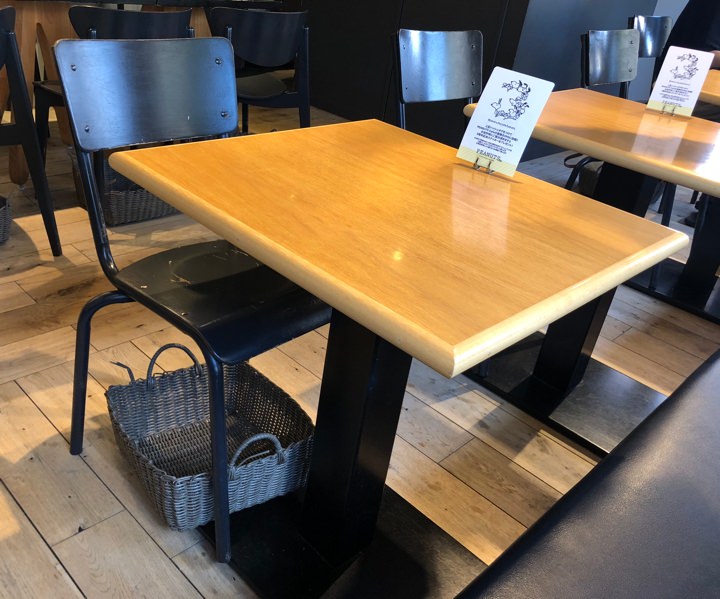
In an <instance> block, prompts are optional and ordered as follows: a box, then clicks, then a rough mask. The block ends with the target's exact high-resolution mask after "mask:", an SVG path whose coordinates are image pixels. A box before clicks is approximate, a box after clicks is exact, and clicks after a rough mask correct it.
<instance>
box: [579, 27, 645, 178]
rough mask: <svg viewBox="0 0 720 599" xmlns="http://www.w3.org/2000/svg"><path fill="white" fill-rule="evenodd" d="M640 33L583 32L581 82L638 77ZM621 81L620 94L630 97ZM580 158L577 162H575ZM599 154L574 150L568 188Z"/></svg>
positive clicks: (599, 83)
mask: <svg viewBox="0 0 720 599" xmlns="http://www.w3.org/2000/svg"><path fill="white" fill-rule="evenodd" d="M639 45H640V33H639V32H638V31H637V30H636V29H608V30H590V31H588V32H587V33H583V34H582V35H581V36H580V84H581V85H582V86H583V87H585V88H590V87H599V86H608V85H616V84H623V83H629V82H630V81H633V80H634V79H635V77H637V71H638V56H639V55H638V47H639ZM627 92H628V88H627V86H625V87H623V86H622V85H621V87H620V89H619V91H618V95H619V96H620V97H621V98H627ZM573 160H577V162H572V161H573ZM591 162H598V160H597V159H596V158H592V157H591V156H584V157H583V155H582V154H571V155H570V156H567V157H566V158H565V166H567V167H568V168H571V169H572V171H571V172H570V176H569V177H568V180H567V182H566V183H565V189H572V188H573V187H574V186H575V181H576V180H577V178H578V176H579V174H580V171H582V170H583V168H585V167H586V166H587V165H588V164H590V163H591Z"/></svg>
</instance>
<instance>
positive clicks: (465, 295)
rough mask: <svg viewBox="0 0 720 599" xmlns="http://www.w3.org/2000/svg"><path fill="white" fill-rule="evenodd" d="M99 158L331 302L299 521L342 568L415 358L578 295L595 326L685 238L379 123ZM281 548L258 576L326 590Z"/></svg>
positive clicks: (526, 320) (542, 317)
mask: <svg viewBox="0 0 720 599" xmlns="http://www.w3.org/2000/svg"><path fill="white" fill-rule="evenodd" d="M111 164H112V166H113V167H114V168H116V169H117V170H118V171H120V172H122V173H123V174H125V175H126V176H128V177H130V178H131V179H133V180H135V181H137V182H138V183H140V184H141V185H143V186H144V187H146V188H147V189H149V190H150V191H152V192H153V193H155V194H157V195H158V196H160V197H161V198H162V199H164V200H166V201H168V202H169V203H171V204H172V205H174V206H175V207H177V208H179V209H180V210H182V211H183V212H185V213H186V214H188V215H190V216H191V217H193V218H194V219H196V220H198V221H199V222H201V223H203V224H204V225H206V226H207V227H209V228H210V229H212V230H214V231H215V232H216V233H218V234H219V235H221V236H222V237H224V238H226V239H228V240H230V241H231V242H233V243H235V244H236V245H238V246H239V247H241V248H243V249H245V250H246V251H248V252H249V253H251V254H253V255H254V256H255V257H256V258H258V259H260V260H262V261H263V262H265V263H266V264H268V265H269V266H271V267H272V268H274V269H276V270H277V271H278V272H280V273H282V274H284V275H285V276H287V277H288V278H290V279H291V280H293V281H294V282H296V283H298V284H299V285H301V286H303V287H304V288H306V289H307V290H309V291H311V292H313V293H315V294H316V295H318V296H319V297H320V298H322V299H323V300H325V301H326V302H328V303H329V304H330V305H332V306H333V308H334V309H335V310H334V315H333V319H332V323H331V329H330V336H329V340H328V348H327V356H326V361H325V369H324V375H323V382H322V388H321V394H320V403H319V409H318V416H317V429H316V434H315V441H314V450H313V458H312V463H311V472H310V476H309V481H308V487H307V492H306V495H305V498H304V504H303V508H302V514H301V520H300V524H299V526H300V528H301V530H302V531H303V535H304V538H305V539H306V541H307V540H309V542H310V543H311V544H312V546H313V547H314V549H316V550H318V551H319V552H320V554H321V555H322V556H324V559H325V560H328V561H329V562H331V563H333V564H336V565H337V564H345V563H346V560H347V559H350V558H352V557H353V556H355V555H356V554H357V553H358V551H360V550H361V549H362V548H363V547H364V546H365V545H366V544H367V543H368V541H369V540H370V538H371V536H372V534H373V530H374V526H375V521H376V518H377V514H378V509H379V502H380V496H381V493H382V488H383V484H384V480H385V476H386V473H387V468H388V464H389V459H390V453H391V450H392V445H393V439H394V435H395V430H396V426H397V422H398V417H399V413H400V409H401V405H402V398H403V393H404V389H405V384H406V380H407V374H408V370H409V366H410V361H411V357H416V358H418V359H420V360H422V361H423V362H425V363H426V364H428V365H429V366H431V367H432V368H434V369H436V370H437V371H438V372H440V373H442V374H444V375H446V376H448V377H451V376H454V375H456V374H458V373H461V372H463V371H464V370H466V369H467V368H469V367H471V366H473V365H475V364H477V363H479V362H481V361H483V360H485V359H486V358H488V357H490V356H492V355H493V354H495V353H497V352H499V351H500V350H502V349H503V348H506V347H508V346H509V345H511V344H512V343H514V342H515V341H517V340H519V339H523V338H524V337H526V336H527V335H529V334H531V333H532V332H534V331H536V330H537V329H538V328H540V327H543V326H544V325H547V324H548V323H551V322H552V321H556V320H557V319H560V320H562V318H561V317H563V315H565V314H568V313H571V312H572V313H577V312H578V311H583V310H587V309H586V308H584V306H587V305H588V302H589V303H590V304H589V305H590V306H591V308H590V313H591V320H593V319H594V320H596V319H597V313H598V312H601V313H602V316H604V312H603V306H604V309H606V306H605V304H604V302H602V301H600V300H598V298H604V297H607V296H608V294H610V295H611V294H612V290H613V289H614V288H615V287H616V286H617V285H618V284H620V283H621V282H623V281H625V280H626V279H628V278H630V277H632V276H634V275H635V274H637V273H639V272H641V271H643V270H645V269H646V268H648V267H650V266H651V265H652V264H654V263H656V262H658V261H659V260H661V259H662V258H664V257H666V256H668V255H670V254H671V253H672V252H674V251H676V250H677V249H679V248H680V247H682V246H684V245H685V244H686V243H687V238H686V236H685V235H683V234H682V233H678V232H675V231H672V230H670V229H667V228H664V227H661V226H659V225H656V224H654V223H651V222H649V221H646V220H644V219H641V218H638V217H635V216H632V215H630V214H627V213H624V212H621V211H619V210H615V209H613V208H611V207H608V206H605V205H603V204H601V203H598V202H593V201H591V200H588V199H585V198H582V197H580V196H578V195H576V194H574V193H571V192H568V191H566V190H564V189H559V188H557V187H555V186H552V185H549V184H547V183H544V182H541V181H538V180H535V179H533V178H531V177H528V176H524V175H522V174H520V173H518V174H516V175H515V177H514V178H513V179H510V178H505V177H503V176H497V175H488V174H486V173H483V172H480V171H477V170H474V169H473V168H472V167H471V166H470V165H469V164H466V163H463V162H461V161H459V160H458V159H456V158H455V150H454V149H452V148H449V147H447V146H444V145H442V144H438V143H436V142H433V141H430V140H428V139H425V138H422V137H419V136H417V135H414V134H412V133H409V132H406V131H403V130H400V129H397V128H395V127H392V126H390V125H387V124H385V123H381V122H379V121H361V122H354V123H345V124H340V125H330V126H325V127H315V128H308V129H298V130H293V131H283V132H279V133H270V134H265V135H255V136H248V137H237V138H230V139H225V140H215V141H210V142H199V143H193V144H184V145H173V146H167V147H158V148H149V149H141V150H134V151H129V152H121V153H116V154H113V156H112V157H111ZM598 301H600V304H601V307H600V309H597V308H596V307H594V304H595V302H598ZM580 337H581V339H580V340H581V341H584V340H585V339H586V336H585V334H584V333H583V334H581V335H580ZM573 368H574V367H573ZM555 374H556V373H550V374H549V376H554V375H555ZM238 536H240V537H242V538H241V539H239V540H238V542H246V541H243V538H244V537H246V535H245V533H244V532H243V534H242V535H238ZM234 542H235V540H234ZM268 542H270V541H267V539H266V538H265V541H264V543H265V544H266V543H268ZM273 542H274V541H273ZM286 542H287V535H284V538H283V539H278V540H277V543H280V544H283V543H286ZM258 547H259V545H258ZM234 550H235V549H234ZM258 551H259V549H258ZM292 551H296V549H293V550H288V551H285V552H282V551H279V550H278V551H273V552H271V553H270V554H268V555H269V556H270V557H268V558H267V559H262V558H258V560H259V561H261V562H262V567H263V568H267V567H268V562H269V563H270V564H271V565H277V568H278V570H277V572H276V575H274V576H268V577H266V581H267V579H268V578H269V579H270V584H271V585H283V584H300V585H301V586H300V587H295V588H296V589H297V588H305V587H306V586H307V585H313V584H315V585H317V584H320V583H318V582H317V580H315V581H311V582H308V581H307V580H305V581H304V582H300V583H298V582H297V577H302V575H303V572H302V570H305V569H307V568H305V567H302V568H297V570H296V571H292V567H288V565H287V564H281V563H277V564H276V560H278V559H280V557H279V556H280V555H281V554H282V555H287V553H288V552H292ZM245 555H247V554H245ZM243 561H244V562H249V561H252V560H243ZM244 566H245V567H248V568H252V566H251V565H249V564H248V563H245V564H244ZM240 567H243V565H241V566H240ZM245 575H246V576H251V577H252V576H253V575H254V573H252V572H251V573H247V572H246V573H245ZM308 576H310V575H309V574H308ZM312 576H313V577H315V578H317V576H316V575H312ZM288 581H292V582H288ZM292 588H294V587H292V586H288V587H287V589H292ZM275 591H276V592H277V589H275ZM295 592H296V593H297V591H295Z"/></svg>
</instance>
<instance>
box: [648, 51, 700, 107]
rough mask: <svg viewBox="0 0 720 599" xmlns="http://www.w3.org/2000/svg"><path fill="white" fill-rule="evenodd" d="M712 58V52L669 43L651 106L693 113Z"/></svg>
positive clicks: (652, 95) (650, 101)
mask: <svg viewBox="0 0 720 599" xmlns="http://www.w3.org/2000/svg"><path fill="white" fill-rule="evenodd" d="M712 61H713V55H712V53H711V52H701V51H699V50H689V49H687V48H679V47H678V46H670V48H668V51H667V54H666V56H665V60H664V61H663V64H662V67H661V68H660V73H659V74H658V77H657V80H656V81H655V85H654V87H653V90H652V93H651V94H650V100H649V101H648V108H650V109H651V110H659V111H661V112H669V113H671V114H679V115H682V116H690V115H691V114H692V111H693V109H694V108H695V104H696V102H697V100H698V97H699V96H700V90H701V89H702V86H703V83H704V82H705V77H707V74H708V71H709V70H710V65H711V64H712Z"/></svg>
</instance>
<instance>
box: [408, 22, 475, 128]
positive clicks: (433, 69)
mask: <svg viewBox="0 0 720 599" xmlns="http://www.w3.org/2000/svg"><path fill="white" fill-rule="evenodd" d="M396 41H397V43H396V54H395V56H396V60H395V63H396V69H397V71H396V72H397V73H398V77H397V80H398V114H399V125H400V127H402V128H403V129H405V128H406V124H407V123H406V115H405V105H406V104H415V103H425V102H439V101H444V100H459V99H464V100H466V102H467V103H468V104H470V103H471V102H476V101H477V99H478V98H479V97H480V93H481V91H482V56H483V36H482V33H481V32H480V31H477V30H467V31H419V30H414V29H401V30H400V31H398V33H397V40H396Z"/></svg>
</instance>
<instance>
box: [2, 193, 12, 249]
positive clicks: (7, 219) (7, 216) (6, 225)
mask: <svg viewBox="0 0 720 599" xmlns="http://www.w3.org/2000/svg"><path fill="white" fill-rule="evenodd" d="M10 225H12V210H10V202H9V201H8V199H7V198H3V197H0V243H5V242H6V241H7V240H8V237H10Z"/></svg>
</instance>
